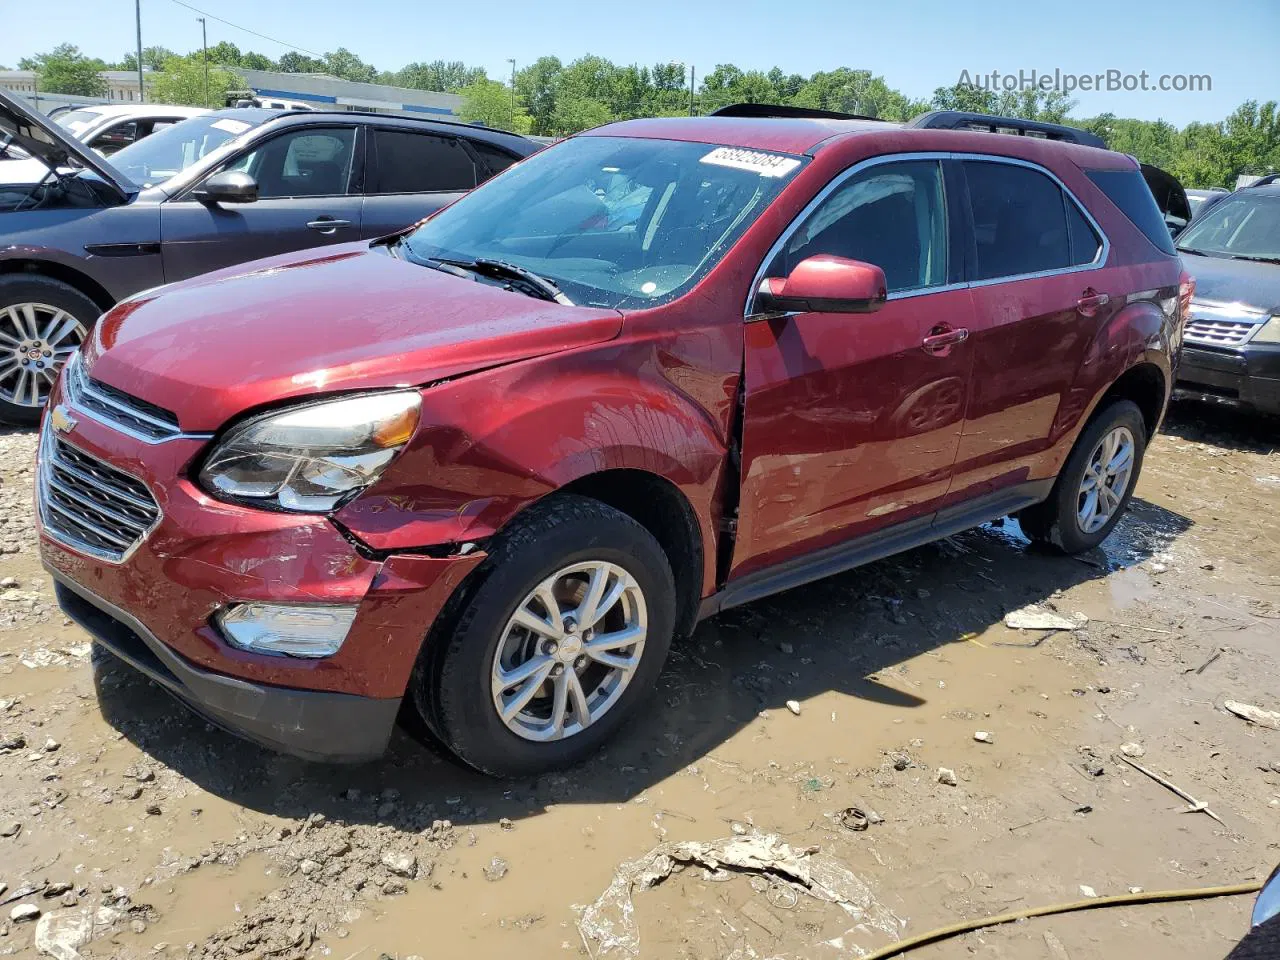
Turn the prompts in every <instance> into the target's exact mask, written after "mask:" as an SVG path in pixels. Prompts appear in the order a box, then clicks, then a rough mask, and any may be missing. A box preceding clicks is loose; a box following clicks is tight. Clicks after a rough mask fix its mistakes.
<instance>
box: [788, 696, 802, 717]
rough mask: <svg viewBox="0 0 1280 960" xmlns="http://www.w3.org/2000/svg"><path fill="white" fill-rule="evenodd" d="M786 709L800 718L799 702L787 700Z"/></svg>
mask: <svg viewBox="0 0 1280 960" xmlns="http://www.w3.org/2000/svg"><path fill="white" fill-rule="evenodd" d="M787 709H788V710H790V711H791V712H792V713H794V714H795V715H796V716H797V717H798V716H800V701H799V700H788V701H787Z"/></svg>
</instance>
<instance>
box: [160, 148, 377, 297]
mask: <svg viewBox="0 0 1280 960" xmlns="http://www.w3.org/2000/svg"><path fill="white" fill-rule="evenodd" d="M356 147H357V129H356V127H355V126H354V125H350V126H347V125H343V126H324V127H310V126H308V127H300V128H294V129H292V130H288V131H286V132H284V133H281V134H279V135H277V136H275V137H272V138H270V139H269V140H266V141H264V142H260V143H257V144H255V145H253V147H252V149H250V150H248V151H246V152H245V153H243V154H241V155H239V156H237V157H233V158H232V159H230V160H229V161H228V162H227V163H226V164H225V165H223V166H222V167H220V168H219V170H243V171H245V172H246V173H248V174H250V175H251V176H252V177H253V178H254V179H255V180H257V182H258V199H257V200H256V201H254V202H253V203H236V204H231V203H221V204H219V203H202V202H201V201H199V200H195V199H191V198H189V197H186V198H185V199H184V198H182V197H180V198H178V199H175V200H170V201H167V202H166V203H164V204H163V205H162V209H161V216H160V227H161V232H162V236H163V238H164V242H163V246H162V251H163V257H164V278H165V281H166V282H167V283H172V282H173V281H175V280H184V279H186V278H187V277H193V276H196V275H197V274H201V273H207V272H209V271H210V270H217V269H218V268H220V267H228V266H232V265H233V264H237V263H244V262H246V261H248V260H257V259H258V258H260V257H270V256H274V255H275V254H278V253H288V252H290V251H292V250H303V249H306V248H308V247H319V246H325V245H327V244H333V243H344V242H347V241H350V240H358V239H360V217H361V207H362V204H363V200H362V198H361V197H360V195H359V192H358V184H357V183H356V181H357V179H358V177H357V175H358V169H359V164H358V163H357V158H358V152H357V149H356ZM353 186H354V187H355V189H353ZM184 196H185V195H184Z"/></svg>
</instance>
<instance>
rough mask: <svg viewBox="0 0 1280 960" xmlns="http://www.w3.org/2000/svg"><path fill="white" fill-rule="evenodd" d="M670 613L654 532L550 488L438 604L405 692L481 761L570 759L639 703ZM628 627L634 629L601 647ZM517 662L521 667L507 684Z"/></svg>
mask: <svg viewBox="0 0 1280 960" xmlns="http://www.w3.org/2000/svg"><path fill="white" fill-rule="evenodd" d="M597 577H598V578H599V584H600V586H599V587H598V591H599V593H598V598H597V602H595V603H594V604H592V603H590V602H589V597H590V596H591V588H592V585H593V584H594V583H596V582H597V581H596V578H597ZM548 585H549V586H548ZM615 595H616V598H615ZM544 597H545V598H546V599H545V601H544V599H543V598H544ZM611 600H612V602H610V601H611ZM550 603H554V604H555V605H556V610H555V611H554V612H553V611H552V610H551V607H550V606H548V604H550ZM597 610H599V613H598V614H596V615H597V616H599V619H598V620H592V619H591V616H592V614H593V613H595V611H597ZM577 615H581V617H580V618H581V620H582V621H583V624H584V625H580V624H578V623H577V622H576V620H575V617H576V616H577ZM528 623H536V624H537V625H538V627H539V629H541V628H548V629H547V631H546V632H545V633H542V632H538V630H535V629H533V628H530V627H528V626H525V625H524V624H528ZM556 623H558V624H559V626H558V627H557V626H555V624H556ZM674 626H675V583H674V580H673V577H672V574H671V567H670V564H669V563H668V561H667V557H666V554H665V553H664V552H663V550H662V548H661V546H659V544H658V542H657V540H655V539H654V537H653V535H652V534H650V533H649V531H648V530H646V529H645V528H644V527H642V526H641V525H640V524H638V523H636V522H635V521H634V520H632V519H631V518H630V517H629V516H627V515H626V514H624V513H621V512H619V511H617V510H615V509H613V508H612V507H608V506H606V505H605V504H603V503H600V502H599V501H597V500H592V499H589V498H587V497H579V496H570V495H563V494H555V495H552V496H550V497H548V498H546V499H545V500H543V501H542V502H540V503H538V504H536V505H535V506H533V507H531V508H530V509H529V510H528V511H527V512H526V514H525V515H524V516H522V517H520V518H518V519H517V520H516V521H515V522H514V523H513V524H512V526H511V527H510V529H508V530H507V531H504V532H503V533H502V534H501V535H500V536H498V537H497V538H495V540H494V542H493V544H492V546H491V552H490V554H489V556H488V557H487V558H486V559H485V561H484V562H483V563H482V564H481V565H480V566H479V567H477V568H476V570H475V571H474V573H473V574H472V576H471V578H470V579H469V581H468V583H466V584H464V585H463V587H462V588H461V589H460V590H459V592H458V594H456V595H455V597H454V599H453V600H452V601H451V602H450V604H449V605H448V606H447V607H446V609H445V611H443V612H442V614H441V617H440V618H439V619H438V620H437V623H436V625H435V626H434V627H433V628H432V630H431V632H430V635H429V636H428V637H427V641H426V643H425V644H424V645H423V650H422V653H421V654H420V655H419V658H418V662H417V664H416V665H415V667H414V672H413V677H412V678H411V680H410V689H409V693H410V700H411V702H412V704H413V705H414V706H415V707H416V708H417V710H418V712H419V714H420V715H421V717H422V719H423V721H424V722H425V723H426V724H427V726H428V727H429V728H430V729H431V731H432V732H433V733H434V734H435V735H436V736H437V737H438V738H439V739H440V741H442V742H443V743H444V744H445V746H447V747H448V749H449V750H450V751H451V752H452V753H453V754H454V755H455V756H457V757H458V758H459V759H460V760H462V761H463V762H464V763H466V764H467V765H469V766H471V767H474V768H475V769H477V770H479V771H481V772H483V773H487V774H490V775H492V776H498V777H524V776H536V775H538V774H541V773H545V772H547V771H550V770H556V769H559V768H562V767H567V766H572V765H573V764H576V763H579V762H581V761H582V760H585V759H586V758H587V757H589V756H591V755H592V754H593V753H595V752H596V751H597V750H598V749H599V748H600V747H601V746H602V745H603V744H604V743H605V742H606V741H607V740H609V739H610V738H611V737H612V736H613V735H614V734H615V733H616V732H617V731H618V729H619V728H620V727H621V726H622V725H623V724H624V723H625V722H626V721H627V720H628V719H629V718H630V717H631V716H632V715H633V714H634V713H635V710H636V708H637V706H639V704H640V703H641V702H642V701H643V699H644V698H645V696H646V695H647V694H648V693H649V692H650V690H651V688H652V687H653V686H654V684H655V683H656V681H657V678H658V675H659V674H660V673H661V671H662V666H663V663H664V661H665V660H666V656H667V651H668V649H669V648H670V644H671V635H672V631H673V629H674ZM624 634H625V637H628V638H629V637H632V636H635V637H637V638H638V639H636V640H631V641H630V642H629V643H627V644H619V645H617V646H606V645H607V644H615V643H618V641H619V640H621V639H624ZM597 658H603V659H597ZM603 660H608V661H610V662H609V663H605V662H603ZM633 661H634V662H633ZM626 664H630V666H629V667H628V666H626ZM521 670H525V671H527V673H526V674H525V676H526V677H527V679H521V680H519V681H515V680H511V682H509V683H505V681H507V680H510V679H511V678H513V677H516V676H520V673H519V671H521ZM544 670H545V671H548V672H546V673H544V672H543V671H544ZM561 688H563V690H564V691H565V692H561ZM523 694H528V696H527V697H524V702H523V703H521V702H520V701H521V699H522V695H523ZM557 704H558V705H559V706H558V707H557ZM557 709H558V713H557ZM500 711H506V712H507V714H508V715H507V716H506V717H505V718H504V716H503V714H502V713H501V712H500ZM557 716H558V717H559V722H558V724H557ZM584 718H585V722H583V720H584Z"/></svg>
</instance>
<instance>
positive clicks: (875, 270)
mask: <svg viewBox="0 0 1280 960" xmlns="http://www.w3.org/2000/svg"><path fill="white" fill-rule="evenodd" d="M888 295H889V294H888V285H887V284H886V283H885V279H884V271H883V270H881V269H880V268H879V267H877V266H876V265H875V264H874V263H864V262H863V261H861V260H846V259H845V258H844V257H835V256H831V255H830V254H825V253H824V254H820V255H818V256H816V257H809V258H808V259H806V260H801V261H800V262H799V263H798V264H796V267H795V269H794V270H792V271H791V275H790V276H789V277H787V278H786V279H785V280H784V279H781V278H777V277H771V278H768V279H766V280H764V281H763V282H762V283H761V284H760V289H759V290H758V291H756V308H757V311H758V312H762V313H763V312H784V313H785V312H794V313H870V312H872V311H873V310H879V309H880V305H881V304H883V303H884V302H885V300H886V299H888Z"/></svg>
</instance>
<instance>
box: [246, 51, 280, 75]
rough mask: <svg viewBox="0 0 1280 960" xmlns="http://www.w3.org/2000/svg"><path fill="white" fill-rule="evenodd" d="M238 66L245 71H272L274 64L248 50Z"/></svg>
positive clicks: (261, 55) (268, 58)
mask: <svg viewBox="0 0 1280 960" xmlns="http://www.w3.org/2000/svg"><path fill="white" fill-rule="evenodd" d="M240 66H242V67H244V68H245V69H246V70H274V69H276V62H275V61H274V60H272V59H271V58H270V57H268V56H264V55H263V54H261V53H254V52H253V51H252V50H250V51H249V52H247V53H245V54H244V55H243V56H242V57H241V58H240Z"/></svg>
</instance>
